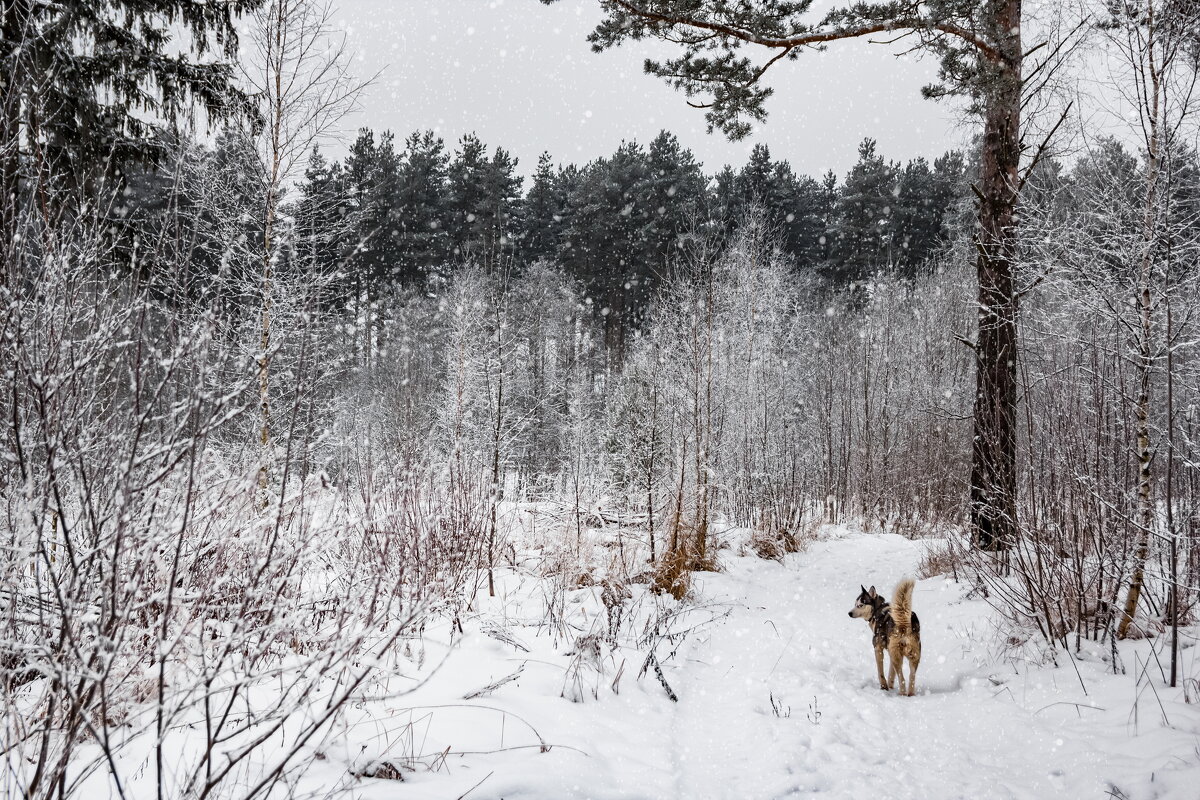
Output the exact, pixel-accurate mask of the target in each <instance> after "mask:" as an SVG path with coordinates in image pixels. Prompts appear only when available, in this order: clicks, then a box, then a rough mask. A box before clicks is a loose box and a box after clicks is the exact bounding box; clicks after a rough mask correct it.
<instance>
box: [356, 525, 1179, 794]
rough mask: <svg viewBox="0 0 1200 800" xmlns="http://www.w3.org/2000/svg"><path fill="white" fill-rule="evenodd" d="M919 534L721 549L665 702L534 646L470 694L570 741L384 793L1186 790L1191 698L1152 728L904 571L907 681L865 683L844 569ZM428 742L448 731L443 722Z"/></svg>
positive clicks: (448, 681) (861, 567)
mask: <svg viewBox="0 0 1200 800" xmlns="http://www.w3.org/2000/svg"><path fill="white" fill-rule="evenodd" d="M921 552H922V545H921V544H919V543H916V542H912V541H909V540H906V539H903V538H901V537H899V536H894V535H863V534H851V535H842V536H840V537H837V538H832V539H828V540H822V541H818V542H816V543H814V544H813V545H812V546H811V547H810V548H809V549H808V550H807V551H806V552H804V553H800V554H796V555H793V556H789V557H788V559H787V561H786V563H784V564H779V563H775V562H769V561H762V560H758V559H754V558H730V559H728V560H727V562H726V565H725V571H724V572H722V573H717V574H705V575H701V576H697V579H696V596H697V602H698V603H700V604H701V605H704V606H708V607H711V608H712V609H713V610H714V613H720V612H724V611H727V612H728V613H727V615H725V616H724V617H723V618H721V619H720V620H719V621H718V622H715V623H714V624H712V625H709V626H706V627H705V628H703V629H702V630H701V631H700V632H698V633H696V634H694V635H692V636H691V637H690V638H689V639H688V640H687V641H686V642H685V643H684V645H683V646H682V647H681V648H680V650H679V652H678V653H677V654H676V656H675V658H674V659H672V660H671V661H670V662H669V663H668V665H667V666H666V676H667V679H668V680H669V681H670V683H671V685H672V687H673V688H674V689H675V691H676V692H677V693H678V695H679V702H678V703H677V704H676V703H671V702H669V701H668V700H667V699H666V698H665V696H664V693H663V692H662V689H661V687H660V686H659V685H658V683H657V681H656V680H655V679H654V678H653V677H652V676H650V675H647V676H645V677H643V678H642V679H641V680H640V681H637V680H635V677H636V676H635V675H634V674H633V673H635V672H636V669H637V667H638V666H639V665H633V664H631V665H628V666H627V669H628V670H629V673H628V674H627V675H626V677H625V678H624V682H623V683H622V685H621V691H620V694H619V695H617V694H613V693H611V691H607V690H606V691H603V692H602V693H601V695H600V697H599V699H598V700H593V699H590V698H589V700H588V702H584V703H569V702H567V701H565V700H563V699H562V698H561V697H559V696H558V691H559V689H560V687H561V680H562V678H561V674H562V671H561V668H556V667H555V666H554V665H553V664H550V663H547V662H548V661H549V659H548V658H541V657H539V656H538V653H537V651H536V649H535V650H534V652H533V653H531V655H530V659H531V660H530V662H529V666H528V668H527V670H526V672H525V674H524V676H523V677H522V679H521V681H518V682H515V683H513V684H511V685H508V686H506V687H505V688H504V689H502V690H500V691H498V692H497V693H496V694H495V695H494V696H493V697H490V698H489V699H488V703H489V704H490V705H491V706H492V707H495V708H501V709H506V710H508V711H510V712H513V713H520V714H521V715H522V717H523V718H525V719H527V720H529V721H530V722H531V723H532V724H533V725H534V726H535V727H537V729H538V730H539V731H540V732H541V734H542V736H543V737H545V739H546V740H548V741H550V742H552V743H557V744H562V745H567V746H569V747H571V748H577V750H570V749H567V748H565V747H563V748H557V749H554V750H552V751H551V752H549V753H538V752H536V750H528V751H519V752H515V753H510V752H503V753H497V754H493V755H490V756H486V757H479V758H475V759H470V758H462V759H457V760H451V762H450V763H449V765H448V768H447V772H448V773H449V774H448V775H446V774H442V773H439V774H438V775H436V776H434V775H428V774H425V775H422V774H417V775H414V776H413V777H412V779H411V780H410V781H408V782H407V784H406V789H405V795H404V796H406V797H416V798H423V797H431V798H432V797H456V796H457V794H458V793H459V792H461V791H463V790H465V789H466V788H470V787H471V786H473V785H474V784H475V783H476V782H477V781H479V780H480V779H481V778H484V777H485V776H486V777H487V780H485V781H484V783H482V784H481V785H480V786H479V788H478V789H476V790H474V791H473V792H472V793H471V794H470V795H469V797H471V798H476V799H477V800H479V799H482V798H501V797H502V798H507V800H515V799H516V798H539V799H540V798H546V799H547V800H549V799H550V798H554V799H555V800H558V799H560V798H575V797H579V798H595V799H596V800H609V799H610V798H611V799H614V800H615V799H616V798H626V799H630V800H651V799H658V798H661V799H662V800H674V799H675V798H678V799H679V800H693V799H696V798H712V799H713V800H724V799H725V798H729V799H730V800H734V799H736V800H746V799H747V798H749V799H756V798H763V799H764V800H767V799H769V798H782V797H803V796H809V795H821V796H824V797H830V798H848V799H849V798H862V797H886V798H896V799H897V800H903V798H921V799H922V800H941V799H942V798H945V799H946V800H954V799H956V798H971V799H972V800H979V799H981V798H997V799H998V800H1005V799H1007V798H1051V797H1067V798H1097V800H1100V799H1101V798H1106V797H1113V796H1115V797H1128V798H1131V800H1142V799H1143V798H1159V797H1179V798H1196V797H1200V790H1197V789H1196V787H1197V786H1200V769H1198V768H1197V763H1198V762H1200V758H1198V756H1197V751H1196V746H1197V744H1198V743H1200V738H1197V734H1200V714H1198V712H1197V710H1196V708H1195V707H1194V706H1191V705H1186V704H1184V703H1182V702H1177V701H1173V700H1171V699H1170V698H1169V697H1167V698H1166V699H1165V700H1164V702H1163V706H1162V709H1163V710H1164V711H1166V713H1167V717H1168V721H1169V725H1165V726H1164V725H1163V724H1162V722H1161V720H1160V719H1159V718H1158V717H1160V716H1161V715H1160V714H1159V706H1158V705H1157V700H1152V699H1150V695H1149V694H1148V693H1147V694H1146V697H1144V698H1143V703H1144V704H1143V706H1141V707H1140V712H1139V713H1138V714H1136V715H1134V714H1132V713H1131V712H1132V711H1133V694H1134V681H1133V679H1132V678H1131V677H1130V676H1112V675H1109V674H1107V673H1108V669H1107V666H1106V665H1105V664H1103V663H1101V662H1099V661H1098V660H1095V659H1093V660H1091V661H1087V662H1081V663H1079V664H1077V665H1076V667H1078V669H1079V673H1078V675H1077V672H1076V668H1075V667H1073V666H1069V665H1067V666H1062V667H1059V668H1057V669H1055V668H1050V667H1030V666H1026V665H1020V666H1019V667H1018V666H1015V665H1013V664H1006V663H1005V662H1003V661H1000V662H997V661H996V660H995V659H996V657H995V653H994V652H993V650H996V649H997V648H993V647H991V646H990V645H989V644H988V643H989V642H991V641H992V639H993V638H994V634H993V633H992V626H991V624H990V622H989V621H988V615H989V614H990V613H991V611H990V609H989V608H988V606H987V605H986V604H985V603H983V602H981V601H977V600H971V601H968V600H964V599H963V588H962V587H960V586H958V585H956V584H954V583H953V582H951V581H949V580H946V579H942V578H935V579H931V580H924V581H919V582H918V584H917V588H916V592H915V594H914V598H913V607H914V610H915V611H916V613H917V614H918V615H919V616H920V619H921V633H922V641H923V650H924V652H923V658H922V662H921V666H920V670H919V672H918V678H917V689H918V696H916V697H912V698H909V697H900V696H898V695H896V694H894V693H890V692H883V691H881V690H880V689H879V688H878V683H877V681H876V679H875V666H874V660H873V655H872V649H871V644H870V634H869V631H868V628H867V626H866V625H865V624H864V623H863V622H862V621H860V620H856V619H851V618H850V617H849V616H848V615H847V612H848V611H849V609H850V607H851V605H852V603H853V599H854V596H855V594H856V593H857V590H858V586H859V584H860V583H862V584H867V585H871V584H874V585H875V586H876V587H877V588H878V589H879V590H880V591H882V592H883V593H884V594H885V595H886V596H889V597H890V596H891V592H892V587H893V586H894V585H895V583H896V582H897V580H899V579H900V578H901V577H902V576H903V575H906V574H907V575H912V574H915V567H916V562H917V561H918V559H919V558H920V554H921ZM525 641H526V642H527V643H528V642H530V641H531V640H530V639H529V638H528V637H526V639H525ZM471 647H472V645H471V643H470V642H467V643H466V644H464V649H463V651H462V652H461V653H456V654H455V655H454V656H453V657H452V659H451V663H449V664H448V665H447V667H452V665H453V660H454V659H455V658H462V659H466V662H465V663H467V664H468V665H469V666H470V668H471V669H473V670H475V671H476V672H477V673H478V675H474V674H472V677H471V678H470V679H469V680H471V681H474V682H479V683H484V682H486V680H487V679H488V676H489V675H499V674H503V673H504V672H506V671H511V669H512V660H513V658H512V657H513V654H512V653H511V652H509V653H504V651H503V650H502V649H501V648H498V647H496V643H495V642H493V641H491V640H487V641H486V642H485V643H484V645H482V646H480V645H476V649H475V650H472V649H471ZM1193 652H1194V651H1193ZM502 653H503V656H504V657H502ZM663 655H665V653H664V654H663ZM489 658H491V659H494V660H496V661H497V662H498V663H499V666H490V665H489V661H488V659H489ZM1188 663H1191V662H1188ZM456 674H457V673H455V670H454V669H453V668H450V669H448V675H446V676H439V677H438V679H437V680H434V681H431V682H430V686H429V687H428V689H427V690H422V692H423V694H422V693H418V697H417V699H416V701H415V702H416V703H420V702H424V703H429V704H433V703H435V702H438V701H441V700H442V699H444V698H449V697H451V694H452V693H454V692H457V693H459V694H461V690H462V688H463V687H462V681H463V680H464V679H463V678H462V677H461V674H457V675H458V677H455V676H456ZM606 680H607V679H606ZM439 686H441V688H438V687H439ZM1085 686H1086V690H1087V691H1086V693H1085V690H1084V688H1085ZM438 692H442V693H443V697H439V696H438ZM1162 696H1163V697H1166V694H1165V693H1162ZM772 698H774V700H775V703H774V708H773V704H772ZM1148 704H1153V705H1148ZM1152 712H1153V713H1152ZM1131 719H1136V720H1137V724H1136V725H1134V724H1132V723H1131ZM472 733H474V734H478V731H472ZM462 740H463V739H462V737H461V736H459V738H458V741H462ZM447 742H448V743H449V744H450V746H451V747H452V748H453V749H458V747H459V745H458V744H456V740H455V734H454V733H453V732H451V734H450V735H449V737H448V738H447ZM459 787H462V788H459ZM391 788H395V787H391ZM358 790H359V791H361V793H362V796H363V797H392V796H398V795H395V794H393V793H390V792H387V791H384V790H383V789H381V788H380V787H377V786H372V785H369V784H366V783H364V784H363V785H361V786H359V787H358ZM1114 790H1115V791H1119V792H1120V793H1121V794H1112V793H1111V792H1113V791H1114Z"/></svg>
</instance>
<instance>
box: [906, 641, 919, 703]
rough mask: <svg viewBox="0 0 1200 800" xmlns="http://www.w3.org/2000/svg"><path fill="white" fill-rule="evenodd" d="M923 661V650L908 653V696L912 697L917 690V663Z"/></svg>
mask: <svg viewBox="0 0 1200 800" xmlns="http://www.w3.org/2000/svg"><path fill="white" fill-rule="evenodd" d="M920 663H921V651H920V650H917V651H916V652H915V653H909V654H908V696H909V697H912V696H913V694H915V693H916V691H917V665H918V664H920Z"/></svg>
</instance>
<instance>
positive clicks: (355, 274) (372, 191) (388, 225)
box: [345, 128, 403, 294]
mask: <svg viewBox="0 0 1200 800" xmlns="http://www.w3.org/2000/svg"><path fill="white" fill-rule="evenodd" d="M399 170H400V159H399V156H398V155H397V154H396V150H395V145H394V137H393V135H392V133H391V131H384V132H383V133H382V134H381V135H380V137H379V141H378V142H376V141H375V134H374V132H373V131H371V130H370V129H368V128H363V129H362V130H360V131H359V134H358V138H357V139H355V141H354V144H353V145H351V147H350V155H349V156H347V158H346V168H345V182H346V194H347V199H348V202H349V206H350V208H352V209H353V217H354V232H353V235H352V237H351V241H352V245H351V248H350V253H349V254H348V255H347V256H346V270H347V272H348V273H349V281H350V283H351V284H353V285H354V286H355V287H357V288H356V289H355V292H356V294H357V293H361V292H362V291H363V290H364V289H366V290H368V292H369V293H371V294H374V293H376V292H377V291H378V290H379V288H380V287H382V286H383V285H385V284H388V283H390V282H392V281H393V280H397V279H400V280H402V278H401V274H402V272H403V269H402V265H401V261H402V258H403V249H402V247H403V246H402V242H401V236H402V231H401V229H400V226H399V223H398V220H397V212H396V209H395V203H396V193H397V186H398V183H399V180H400V175H399ZM398 270H399V274H398Z"/></svg>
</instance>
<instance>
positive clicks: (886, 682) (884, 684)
mask: <svg viewBox="0 0 1200 800" xmlns="http://www.w3.org/2000/svg"><path fill="white" fill-rule="evenodd" d="M875 669H876V671H877V672H878V673H879V688H880V689H884V690H886V689H891V688H892V682H891V680H890V679H886V678H884V677H883V648H882V647H879V646H878V645H877V646H876V647H875Z"/></svg>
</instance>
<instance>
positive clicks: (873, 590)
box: [867, 586, 876, 600]
mask: <svg viewBox="0 0 1200 800" xmlns="http://www.w3.org/2000/svg"><path fill="white" fill-rule="evenodd" d="M867 594H869V595H871V599H872V600H874V599H875V597H876V595H875V587H874V586H872V587H871V588H870V589H868V590H867Z"/></svg>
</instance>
